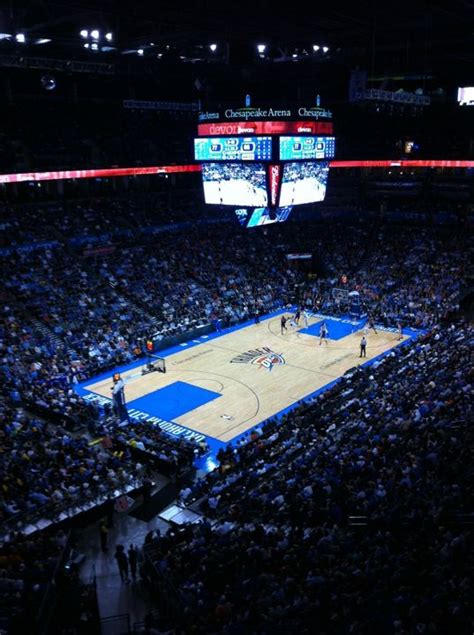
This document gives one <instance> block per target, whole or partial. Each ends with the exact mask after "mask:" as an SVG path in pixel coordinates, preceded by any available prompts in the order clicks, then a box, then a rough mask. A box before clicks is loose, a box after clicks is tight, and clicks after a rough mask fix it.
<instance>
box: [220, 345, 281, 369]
mask: <svg viewBox="0 0 474 635" xmlns="http://www.w3.org/2000/svg"><path fill="white" fill-rule="evenodd" d="M230 363H231V364H257V366H260V367H263V368H271V367H272V366H276V365H278V364H280V365H281V364H284V363H285V358H284V357H283V355H280V353H275V352H274V351H272V349H271V348H268V346H262V348H254V349H252V350H250V351H247V352H246V353H240V355H237V356H236V357H233V358H232V359H231V360H230Z"/></svg>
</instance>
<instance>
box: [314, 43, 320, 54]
mask: <svg viewBox="0 0 474 635" xmlns="http://www.w3.org/2000/svg"><path fill="white" fill-rule="evenodd" d="M313 51H314V52H315V53H317V52H318V51H319V46H318V45H317V44H313Z"/></svg>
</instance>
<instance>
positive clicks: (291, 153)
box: [280, 137, 336, 161]
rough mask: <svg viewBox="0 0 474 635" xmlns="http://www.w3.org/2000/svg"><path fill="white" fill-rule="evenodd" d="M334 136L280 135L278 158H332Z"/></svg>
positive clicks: (334, 143) (334, 146)
mask: <svg viewBox="0 0 474 635" xmlns="http://www.w3.org/2000/svg"><path fill="white" fill-rule="evenodd" d="M335 150H336V139H335V137H280V160H282V161H291V160H295V159H333V158H334V153H335Z"/></svg>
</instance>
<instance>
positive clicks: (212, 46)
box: [209, 44, 217, 53]
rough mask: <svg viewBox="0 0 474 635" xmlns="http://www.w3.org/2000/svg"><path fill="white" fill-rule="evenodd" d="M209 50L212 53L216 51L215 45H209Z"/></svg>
mask: <svg viewBox="0 0 474 635" xmlns="http://www.w3.org/2000/svg"><path fill="white" fill-rule="evenodd" d="M209 48H210V49H211V51H212V52H213V53H214V51H215V50H216V49H217V44H209Z"/></svg>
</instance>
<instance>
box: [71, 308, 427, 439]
mask: <svg viewBox="0 0 474 635" xmlns="http://www.w3.org/2000/svg"><path fill="white" fill-rule="evenodd" d="M283 313H285V315H286V316H287V317H289V316H290V315H291V313H290V312H289V311H282V310H281V311H278V312H276V313H274V314H271V315H269V316H266V317H264V318H262V319H261V322H260V323H259V324H254V323H253V322H252V323H245V324H243V325H240V326H237V327H233V328H230V329H227V330H225V331H222V332H220V333H213V334H211V335H207V336H206V335H204V336H201V337H200V338H199V339H196V340H192V341H190V342H186V343H184V344H181V345H179V346H175V347H174V348H172V349H169V350H167V351H163V352H160V355H162V356H163V357H164V358H165V365H166V372H165V373H161V372H152V373H149V374H145V375H143V374H142V370H143V368H144V361H143V360H140V361H138V362H136V363H135V364H131V365H129V366H127V367H121V368H118V369H115V370H114V371H109V372H108V373H105V374H103V375H101V376H99V377H96V378H94V379H90V380H88V381H86V382H83V383H82V384H79V385H78V387H77V391H78V392H79V394H81V395H82V396H83V397H84V398H85V399H86V400H89V401H97V402H99V403H106V402H110V399H111V387H112V385H113V382H112V377H113V374H114V372H117V371H120V372H121V374H122V378H123V379H124V381H125V397H126V401H127V408H128V411H129V415H130V418H131V420H132V421H133V420H136V421H147V422H149V423H150V424H153V425H159V426H160V428H162V429H163V430H165V431H166V432H168V433H169V434H171V435H173V436H177V437H184V438H188V439H194V440H196V441H199V440H203V439H206V440H207V441H208V442H209V443H210V445H211V447H212V448H213V449H214V450H215V449H217V448H218V447H220V446H221V445H225V444H226V443H227V442H229V441H232V440H234V439H236V437H239V436H240V435H242V434H243V433H245V432H247V431H248V430H250V429H251V428H253V427H255V426H256V425H258V424H260V423H262V422H263V421H265V420H266V419H268V418H269V417H272V416H275V415H280V414H282V413H283V412H285V411H288V410H290V409H291V408H293V407H294V406H295V405H297V404H298V402H301V401H302V400H304V399H306V398H308V397H311V396H314V395H315V394H317V393H318V392H319V391H321V390H324V389H326V388H327V387H328V386H330V385H332V384H333V383H334V382H335V381H337V380H338V379H339V378H340V377H341V376H342V375H343V374H344V373H345V372H346V371H347V370H349V369H350V368H353V367H354V366H357V365H358V364H361V363H362V364H365V363H370V362H372V361H373V360H374V359H375V358H378V357H380V356H383V355H384V354H386V353H387V352H388V351H390V350H391V349H392V348H393V347H395V346H398V345H400V344H402V343H403V342H405V341H407V340H409V339H410V338H412V337H416V336H417V335H418V334H419V332H417V331H415V330H411V329H406V330H404V334H403V339H402V341H399V340H398V337H399V336H398V333H397V332H396V330H395V329H383V328H381V327H377V331H378V333H377V334H375V333H374V332H373V331H372V330H370V331H369V332H368V333H367V331H365V333H366V338H367V358H362V359H361V358H360V357H359V352H360V340H361V337H362V335H363V334H364V323H365V320H358V321H352V320H350V319H341V318H332V317H329V316H322V315H317V314H312V315H311V316H310V318H309V320H308V327H306V326H305V324H304V323H303V320H302V319H301V320H300V324H299V326H298V327H292V326H289V323H287V326H288V330H287V331H286V332H284V334H282V333H281V327H280V318H281V315H282V314H283ZM323 321H325V323H326V325H327V327H328V330H329V341H328V343H327V344H326V343H325V342H324V341H323V342H322V344H321V345H320V339H319V329H320V325H321V323H322V322H323ZM130 425H133V423H132V424H130Z"/></svg>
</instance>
